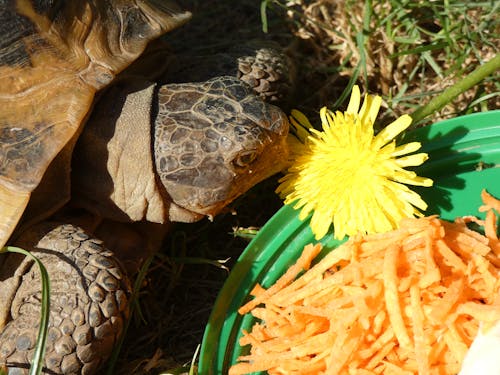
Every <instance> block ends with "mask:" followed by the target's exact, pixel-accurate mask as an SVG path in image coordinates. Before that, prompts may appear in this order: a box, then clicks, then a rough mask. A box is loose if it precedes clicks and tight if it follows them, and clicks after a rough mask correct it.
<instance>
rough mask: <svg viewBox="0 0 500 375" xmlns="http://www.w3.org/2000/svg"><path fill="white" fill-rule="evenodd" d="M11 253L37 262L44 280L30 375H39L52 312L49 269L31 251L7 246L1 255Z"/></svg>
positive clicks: (2, 249) (0, 251)
mask: <svg viewBox="0 0 500 375" xmlns="http://www.w3.org/2000/svg"><path fill="white" fill-rule="evenodd" d="M3 252H10V253H18V254H22V255H24V256H27V257H30V258H31V259H33V260H34V261H35V263H36V264H37V265H38V268H39V269H40V275H41V280H42V301H41V302H42V308H41V313H40V326H39V327H38V337H37V341H36V347H35V353H34V354H33V363H32V364H31V367H30V371H29V375H39V374H41V373H42V368H43V356H44V354H45V342H46V341H47V333H48V327H49V316H50V314H49V312H50V280H49V274H48V272H47V269H46V268H45V266H44V265H43V264H42V262H41V261H40V260H39V259H38V258H37V257H35V256H34V255H33V254H31V253H30V252H29V251H26V250H24V249H21V248H19V247H14V246H6V247H4V248H1V249H0V253H3Z"/></svg>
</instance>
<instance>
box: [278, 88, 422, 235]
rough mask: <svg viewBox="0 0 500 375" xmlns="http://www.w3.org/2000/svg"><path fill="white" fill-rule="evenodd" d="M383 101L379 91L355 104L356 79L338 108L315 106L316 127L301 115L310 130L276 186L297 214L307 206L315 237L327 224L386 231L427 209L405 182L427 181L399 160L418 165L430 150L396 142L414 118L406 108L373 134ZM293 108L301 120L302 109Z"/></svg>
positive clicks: (342, 230) (347, 230) (346, 230)
mask: <svg viewBox="0 0 500 375" xmlns="http://www.w3.org/2000/svg"><path fill="white" fill-rule="evenodd" d="M381 101H382V99H381V98H380V97H379V96H371V95H367V96H365V100H364V102H363V105H362V106H361V108H360V103H361V95H360V91H359V88H358V87H357V86H354V88H353V90H352V94H351V99H350V102H349V105H348V108H347V110H346V111H345V112H344V113H342V112H339V111H337V112H335V113H334V112H332V111H330V110H328V109H326V108H322V109H321V111H320V117H321V122H322V127H323V131H322V132H320V131H317V130H315V129H311V128H310V126H309V124H308V121H307V119H306V121H307V123H306V127H308V128H309V132H310V134H309V135H307V136H306V137H304V136H302V138H305V142H304V145H303V148H302V152H301V153H300V155H298V156H297V157H296V159H295V160H294V162H293V164H292V166H291V167H290V168H289V169H288V171H287V174H286V175H285V176H284V177H283V178H281V180H280V186H279V187H278V189H277V192H278V193H279V194H280V196H281V197H282V198H285V204H291V203H294V202H295V204H294V208H296V209H301V211H300V215H299V218H300V219H301V220H304V219H305V218H306V217H307V216H308V215H309V213H310V212H311V211H312V212H313V214H312V218H311V229H312V231H313V233H314V235H315V237H316V239H320V238H322V237H323V236H324V235H325V234H326V233H327V232H328V230H329V228H330V225H331V224H332V223H333V226H334V229H335V237H336V238H339V239H342V238H344V236H345V235H348V236H352V235H355V234H357V233H378V232H384V231H388V230H391V229H394V228H396V227H397V225H398V224H399V222H400V220H401V219H403V218H405V217H413V216H422V213H421V210H422V211H423V210H425V209H426V208H427V204H426V203H425V202H424V201H423V200H422V198H421V197H420V195H418V194H417V193H415V192H414V191H412V190H410V188H408V186H406V185H419V186H431V185H432V180H431V179H429V178H424V177H419V176H417V175H416V173H415V172H413V171H408V170H406V169H405V167H410V166H417V165H420V164H422V163H423V162H424V161H425V160H427V158H428V156H427V154H425V153H418V154H413V153H414V152H415V151H417V150H418V149H419V148H420V147H421V144H420V143H419V142H411V143H407V144H403V145H400V146H396V141H395V137H397V136H398V135H399V134H400V133H401V132H403V131H404V130H405V129H407V128H408V126H409V125H410V123H411V121H412V119H411V117H410V116H408V115H403V116H401V117H399V118H398V119H397V120H396V121H394V122H393V123H391V124H390V125H388V126H387V127H386V128H384V129H383V130H382V131H380V132H379V133H378V134H375V133H374V129H373V124H374V122H375V118H376V117H377V114H378V112H379V109H380V104H381ZM295 115H298V116H296V118H298V120H299V121H301V122H303V121H304V120H303V119H304V118H305V116H304V115H302V114H300V113H297V112H296V113H295ZM301 119H302V120H301ZM295 126H297V123H296V122H295ZM410 154H411V155H410Z"/></svg>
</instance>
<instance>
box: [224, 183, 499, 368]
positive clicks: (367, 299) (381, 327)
mask: <svg viewBox="0 0 500 375" xmlns="http://www.w3.org/2000/svg"><path fill="white" fill-rule="evenodd" d="M481 197H482V199H483V203H484V205H483V206H481V211H482V212H486V218H485V219H484V220H480V219H477V218H474V217H470V216H467V217H463V218H457V220H455V222H453V223H450V222H446V221H443V220H440V219H439V218H438V217H436V216H429V217H422V218H415V219H405V220H403V221H402V222H401V225H400V228H399V229H397V230H394V231H391V232H387V233H384V234H375V235H366V236H356V237H353V238H352V239H350V240H349V241H347V242H346V243H344V244H343V245H341V246H339V247H338V248H337V249H335V250H334V251H331V252H330V253H328V254H326V256H325V257H323V259H322V260H320V261H319V262H317V263H316V264H314V258H315V257H316V256H317V254H318V253H319V252H320V251H321V246H320V245H319V244H316V245H314V246H313V245H308V246H306V247H305V248H304V252H303V254H302V256H301V257H300V258H299V259H298V260H297V262H296V263H295V264H294V265H293V266H291V267H290V268H289V269H288V271H287V272H286V273H285V274H284V275H283V276H282V277H281V278H280V279H279V280H278V281H277V282H276V283H275V284H274V285H273V286H271V287H270V288H268V289H265V288H263V287H262V286H260V285H257V286H256V287H255V288H254V290H253V291H252V293H251V294H252V295H253V296H254V298H253V299H252V300H250V301H249V302H248V303H246V304H245V305H244V306H242V307H241V308H240V309H239V312H240V314H246V313H251V314H252V315H253V316H254V317H255V318H256V320H257V321H256V323H255V324H254V326H253V327H252V329H251V331H250V332H246V331H245V332H243V336H242V337H241V339H240V345H242V346H245V345H249V346H250V348H249V354H247V355H244V356H241V357H240V358H238V363H236V364H234V365H233V366H232V367H231V369H230V371H229V374H230V375H242V374H248V373H252V372H264V371H267V373H268V374H270V375H274V374H280V375H285V374H289V375H292V374H339V375H343V374H346V375H347V374H360V375H364V374H409V375H413V374H419V375H425V374H429V375H430V374H440V375H448V374H450V375H451V374H456V373H457V372H459V371H460V368H461V364H462V361H463V359H464V357H465V355H466V353H467V351H468V349H469V347H470V345H471V343H472V341H473V340H474V338H475V337H476V335H477V334H478V331H479V327H480V326H481V327H483V328H482V330H484V327H485V326H486V327H491V326H493V324H494V323H496V322H498V321H500V259H499V256H500V244H499V243H500V241H499V239H498V233H497V215H495V211H496V212H497V213H498V210H499V209H500V200H497V199H496V198H494V197H493V196H492V195H490V194H489V193H487V192H486V191H483V193H482V194H481ZM469 223H473V225H480V226H481V227H483V229H484V235H483V234H481V233H479V232H476V231H473V230H471V229H470V228H469V227H468V226H467V224H469ZM304 271H305V272H304Z"/></svg>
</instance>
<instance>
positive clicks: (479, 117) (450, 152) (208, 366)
mask: <svg viewBox="0 0 500 375" xmlns="http://www.w3.org/2000/svg"><path fill="white" fill-rule="evenodd" d="M415 140H416V141H420V142H422V145H423V146H422V151H424V152H427V153H428V154H429V160H428V161H427V162H426V163H424V165H423V166H421V167H419V168H418V169H417V170H416V171H417V173H418V174H419V175H420V176H425V177H430V178H432V179H433V180H434V186H433V187H432V188H421V189H415V190H417V191H418V192H419V193H420V194H421V195H422V197H423V198H424V200H425V201H426V202H427V203H428V205H429V208H428V210H427V212H426V214H428V215H430V214H439V215H440V216H441V217H442V218H443V219H447V220H453V219H454V218H455V217H457V216H463V215H478V216H479V212H478V207H479V206H480V205H481V197H480V194H481V191H482V189H484V188H485V189H487V190H488V191H489V192H490V193H491V194H493V195H494V196H497V197H500V168H499V167H500V111H491V112H484V113H477V114H472V115H467V116H462V117H457V118H454V119H451V120H446V121H442V122H439V123H436V124H434V125H432V126H429V127H425V128H421V129H417V130H414V131H412V132H409V133H407V134H406V136H405V139H404V141H405V142H410V141H415ZM311 242H314V236H313V234H312V232H311V230H310V229H309V221H308V220H305V221H301V220H299V218H298V211H296V210H294V209H293V208H291V207H290V206H284V207H283V208H281V209H280V210H279V211H278V212H277V213H276V214H275V215H274V216H273V217H272V218H271V219H270V220H269V221H268V222H267V223H266V225H265V226H264V227H263V228H262V229H261V230H260V231H259V234H258V235H257V236H256V237H255V238H254V239H253V240H252V241H251V242H250V244H249V245H248V247H247V248H246V249H245V251H244V252H243V254H242V255H241V256H240V258H239V259H238V262H237V264H236V265H235V266H234V268H233V270H232V271H231V273H230V275H229V277H228V279H227V281H226V283H225V284H224V286H223V288H222V289H221V291H220V294H219V296H218V298H217V300H216V303H215V305H214V308H213V311H212V314H211V316H210V319H209V321H208V324H207V327H206V330H205V334H204V337H203V343H202V346H201V351H200V362H199V373H200V374H201V375H222V374H227V373H228V370H229V367H231V365H232V364H234V363H236V360H237V358H238V357H239V356H240V355H244V354H247V352H248V349H249V348H248V347H240V346H239V344H238V340H239V338H240V336H241V331H242V329H246V330H250V329H251V327H252V325H253V323H254V322H255V319H253V317H252V316H250V314H247V315H245V316H240V315H239V314H238V312H237V310H238V308H239V307H240V306H241V305H243V304H244V303H245V302H246V301H247V300H248V298H249V292H250V290H251V289H252V288H253V286H254V285H255V284H256V283H257V282H259V283H261V284H262V285H263V286H264V287H269V286H270V285H272V284H273V283H274V282H275V281H276V280H277V279H278V278H279V277H280V276H281V275H282V274H283V273H284V272H285V271H286V269H287V268H288V267H289V266H290V265H291V264H293V263H294V262H295V260H296V259H297V257H298V256H299V254H300V253H301V252H302V249H303V247H304V246H305V245H306V244H308V243H311ZM321 242H322V243H323V245H324V252H328V251H330V250H331V249H333V248H335V247H337V246H338V245H339V244H340V243H341V242H342V241H337V240H334V239H333V238H332V236H331V235H328V236H326V237H325V238H323V239H322V240H321Z"/></svg>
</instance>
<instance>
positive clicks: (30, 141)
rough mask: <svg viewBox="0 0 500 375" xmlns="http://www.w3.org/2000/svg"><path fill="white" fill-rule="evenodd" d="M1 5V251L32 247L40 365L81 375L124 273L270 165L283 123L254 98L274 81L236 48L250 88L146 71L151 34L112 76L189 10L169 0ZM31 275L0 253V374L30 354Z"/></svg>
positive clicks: (123, 295) (118, 298)
mask: <svg viewBox="0 0 500 375" xmlns="http://www.w3.org/2000/svg"><path fill="white" fill-rule="evenodd" d="M2 5H3V6H2V7H1V9H0V29H1V31H2V36H3V38H2V40H0V77H1V82H2V84H1V85H0V103H1V106H2V111H1V113H0V212H1V216H2V217H1V222H0V247H2V246H4V245H5V244H13V245H16V246H20V247H23V248H25V249H27V250H30V251H31V252H32V253H34V254H35V255H36V256H37V257H38V258H40V259H41V260H42V262H43V263H44V264H45V266H46V267H47V269H48V271H49V275H50V279H51V307H50V325H49V333H48V339H47V350H46V354H45V359H44V361H45V362H44V366H45V367H44V371H46V373H49V374H94V373H97V372H98V371H99V369H101V368H102V366H103V365H104V364H105V363H106V360H107V358H108V357H109V355H110V353H111V350H112V348H113V346H114V344H115V342H116V341H117V340H118V338H119V337H120V335H121V333H122V330H123V326H124V320H125V319H127V317H128V314H129V306H128V299H129V295H130V282H129V281H128V280H129V278H128V276H129V275H131V274H133V273H134V272H135V271H137V269H138V267H139V266H140V265H141V263H142V262H143V260H144V259H145V258H146V257H147V256H148V255H149V254H151V253H152V252H154V251H157V250H158V248H159V247H160V245H161V242H162V241H163V238H164V236H165V234H166V233H167V231H168V229H169V226H170V225H169V224H170V223H172V222H176V221H180V222H193V221H197V220H200V219H202V218H204V217H208V218H212V217H213V216H214V215H216V214H217V213H219V212H220V211H221V210H223V208H224V207H225V206H227V205H228V204H229V203H230V202H231V201H232V200H234V199H235V198H236V197H238V196H239V195H241V194H243V193H244V192H245V191H247V190H248V189H249V188H251V187H252V186H253V185H255V184H256V183H258V182H260V181H261V180H263V179H265V178H267V177H269V176H270V175H272V174H275V173H277V172H278V171H280V170H282V169H283V168H284V167H285V166H286V164H287V134H288V122H287V118H286V116H285V115H284V113H283V112H282V111H281V110H280V109H279V108H278V107H277V106H274V105H272V104H269V103H267V102H265V101H263V100H262V98H261V96H268V97H275V93H272V94H268V92H269V90H267V93H264V91H266V90H263V87H264V86H266V87H268V86H269V85H261V84H259V83H258V82H259V80H260V79H261V78H262V76H263V73H262V70H261V69H260V68H259V67H257V68H255V66H250V65H252V64H251V63H249V61H248V60H245V59H243V60H241V61H242V65H241V66H242V67H243V68H242V70H244V71H245V72H243V73H242V75H243V76H244V77H246V78H245V80H246V81H247V82H250V83H253V85H254V86H255V88H257V91H255V90H253V89H252V87H251V86H250V85H248V84H247V83H245V82H243V80H241V79H239V78H237V77H234V76H230V75H221V74H219V73H217V74H214V72H215V70H214V69H212V70H211V72H212V76H211V77H208V78H207V77H205V78H206V79H204V78H201V77H197V81H193V82H184V83H182V82H177V83H172V82H170V81H173V77H172V74H168V73H169V72H168V69H169V66H168V64H167V65H166V66H167V72H166V73H165V74H162V75H156V74H152V75H151V76H147V75H148V73H151V69H152V67H153V65H154V64H163V58H164V54H163V51H164V50H163V45H162V44H161V43H159V44H158V45H159V46H161V48H160V49H161V51H162V53H157V52H158V51H159V49H158V47H157V46H155V45H153V46H151V45H150V47H149V50H148V51H152V52H151V53H149V52H147V53H146V56H145V57H147V56H152V57H151V58H149V59H146V62H145V63H141V64H140V65H137V66H138V67H141V66H142V68H136V66H135V65H134V66H133V67H129V70H126V71H125V72H122V71H123V70H124V69H125V68H126V67H127V66H128V65H130V64H131V63H132V62H133V61H134V60H136V59H137V58H138V57H139V56H140V55H144V54H145V53H144V51H145V49H146V47H147V46H148V44H149V42H150V41H152V40H154V39H156V38H158V37H159V36H161V35H162V34H164V33H166V32H168V31H170V30H172V29H174V28H176V27H179V26H181V25H182V24H184V23H185V22H187V21H188V20H189V18H190V16H191V14H190V13H189V12H188V11H185V10H182V9H180V8H179V7H178V6H177V5H175V4H174V3H172V2H170V1H163V0H136V1H130V0H85V1H71V2H70V1H55V0H53V1H47V0H43V1H42V0H32V1H22V0H5V1H3V3H2ZM263 51H264V52H263ZM265 51H267V50H266V49H263V50H261V51H260V52H259V53H258V54H257V55H258V56H260V57H262V55H265V54H266V52H265ZM148 53H149V54H148ZM259 54H260V55H259ZM260 57H257V58H256V60H259V58H260ZM262 58H263V59H265V58H264V57H262ZM276 59H277V57H276V56H275V55H272V57H271V58H270V60H273V61H275V60H276ZM219 65H220V64H219ZM256 65H259V64H256ZM153 70H154V69H153ZM159 70H160V69H159ZM255 71H257V74H255V75H252V74H253V73H252V72H255ZM120 72H122V73H120ZM264 75H265V74H264ZM180 77H183V74H181V73H179V74H178V75H177V79H178V80H180V81H182V80H183V79H184V78H180ZM187 77H189V73H188V74H187ZM152 78H154V81H153V80H151V79H152ZM240 78H241V77H240ZM203 79H204V80H203ZM271 91H272V90H271ZM39 281H40V277H39V273H38V270H37V268H36V267H35V266H34V264H33V262H32V261H30V260H28V259H24V258H22V257H19V256H17V255H15V254H9V255H8V256H6V255H2V256H1V257H0V366H2V365H4V366H6V368H7V369H8V372H9V374H19V373H25V372H26V369H27V368H28V367H29V362H30V359H31V358H32V354H33V351H34V344H35V336H36V332H37V331H38V320H39V309H40V295H41V291H40V282H39Z"/></svg>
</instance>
